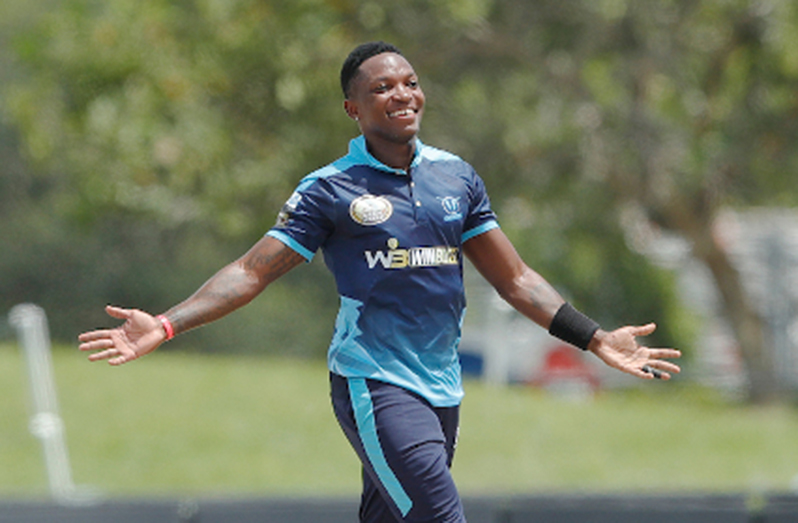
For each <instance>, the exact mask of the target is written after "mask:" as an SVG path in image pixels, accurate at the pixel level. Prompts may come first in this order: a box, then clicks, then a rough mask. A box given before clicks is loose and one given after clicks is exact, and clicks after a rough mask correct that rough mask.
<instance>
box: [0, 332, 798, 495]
mask: <svg viewBox="0 0 798 523" xmlns="http://www.w3.org/2000/svg"><path fill="white" fill-rule="evenodd" d="M54 366H55V368H56V381H57V388H58V392H59V401H60V404H61V413H62V416H63V418H64V421H65V423H66V431H67V432H66V436H67V443H68V446H69V450H70V459H71V463H72V470H73V476H74V480H75V482H76V483H78V484H80V485H90V486H93V487H96V488H98V489H100V490H101V491H102V492H104V493H106V494H107V495H110V496H175V495H196V494H213V495H242V496H245V495H297V496H304V495H332V496H336V495H347V496H354V495H356V493H357V492H358V490H359V482H360V475H359V474H360V473H359V465H358V463H357V460H356V458H355V456H354V453H353V452H352V451H351V450H350V448H349V446H348V443H347V442H346V440H345V439H344V437H343V435H342V434H341V433H340V430H339V429H338V426H337V424H336V422H335V419H334V416H333V414H332V411H331V408H330V406H329V392H328V386H327V371H326V369H325V367H324V364H323V362H307V361H299V360H289V359H274V358H269V359H258V358H254V357H241V356H230V357H226V356H208V355H195V354H189V353H170V352H169V351H168V350H163V349H162V350H161V351H159V352H158V353H157V354H154V355H151V356H149V357H147V358H144V359H142V360H140V361H138V362H135V363H133V364H129V365H126V366H123V367H119V368H110V367H108V366H107V365H105V364H98V363H95V364H90V363H88V362H87V361H86V360H85V355H82V354H79V353H78V352H77V351H76V350H74V349H71V350H66V349H59V350H56V351H55V353H54ZM0 394H2V395H1V396H0V412H2V418H0V497H9V496H16V495H40V494H44V493H46V490H47V481H46V475H45V469H44V464H43V459H42V455H41V450H40V446H39V443H38V441H37V440H36V439H35V438H33V436H31V435H30V434H29V433H28V431H27V417H28V413H27V410H28V409H27V406H28V391H27V382H26V375H25V367H24V360H23V359H22V357H21V356H20V354H19V351H18V350H17V348H16V347H15V346H13V345H4V346H0ZM796 434H798V415H796V411H795V410H793V409H792V408H791V407H789V406H786V405H779V406H770V407H760V408H756V407H744V406H739V405H735V404H733V403H729V402H727V401H725V400H724V399H723V398H722V397H720V396H719V395H717V394H715V393H713V392H712V391H707V390H702V389H697V388H694V387H688V386H684V385H679V384H675V383H671V384H666V383H651V384H648V385H647V386H646V387H645V388H644V389H642V390H631V391H625V392H613V393H605V394H602V395H600V396H598V397H596V398H595V399H593V400H589V401H581V402H579V401H571V400H566V399H562V398H556V397H552V396H550V395H547V394H545V393H543V392H540V391H538V390H535V389H531V388H525V387H511V388H509V389H498V388H492V387H486V386H484V385H482V384H481V383H477V382H469V383H467V395H466V400H465V402H464V406H463V409H462V419H461V434H460V444H459V447H458V452H457V457H456V459H455V466H454V469H453V470H454V474H455V477H456V478H457V482H458V484H459V486H460V489H461V491H462V492H463V493H464V494H488V493H492V494H499V493H501V494H506V493H540V492H546V493H549V492H574V491H585V492H600V493H601V492H619V491H623V492H646V493H651V492H658V493H659V492H683V491H686V490H689V491H695V490H699V491H704V492H706V491H712V492H730V491H735V492H739V491H752V490H756V491H758V490H786V489H788V488H789V486H790V481H791V479H792V478H793V477H794V476H795V475H796V474H798V437H796Z"/></svg>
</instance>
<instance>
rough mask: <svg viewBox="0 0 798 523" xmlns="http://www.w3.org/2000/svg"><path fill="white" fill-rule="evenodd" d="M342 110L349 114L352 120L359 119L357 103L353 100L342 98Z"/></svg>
mask: <svg viewBox="0 0 798 523" xmlns="http://www.w3.org/2000/svg"><path fill="white" fill-rule="evenodd" d="M344 111H346V114H347V115H348V116H349V118H351V119H353V120H354V121H356V122H357V121H358V120H359V119H360V109H359V108H358V106H357V103H355V102H353V101H352V100H348V99H347V100H344Z"/></svg>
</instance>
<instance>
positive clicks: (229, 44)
mask: <svg viewBox="0 0 798 523" xmlns="http://www.w3.org/2000/svg"><path fill="white" fill-rule="evenodd" d="M795 25H796V8H795V7H793V6H791V5H789V3H787V2H776V1H773V2H768V1H766V0H759V1H756V2H751V1H743V0H703V1H700V2H694V1H687V0H668V1H654V0H643V1H639V2H637V1H636V2H631V1H628V0H540V1H537V2H521V1H512V0H432V1H426V0H425V1H422V0H409V1H407V2H402V3H397V2H387V1H376V0H375V1H356V0H294V1H288V0H285V1H276V0H275V1H266V0H229V1H224V2H222V1H218V0H193V1H190V2H180V3H175V2H170V1H166V0H153V1H151V2H146V3H141V2H136V1H133V0H108V1H105V2H96V1H91V0H64V1H63V2H61V3H59V4H58V8H57V9H53V10H51V11H50V12H49V13H47V14H44V15H42V20H41V23H39V24H37V25H36V28H35V30H32V31H28V32H26V34H24V35H23V36H22V37H20V38H17V39H16V40H15V47H14V49H15V56H16V57H17V60H18V61H19V63H20V64H21V65H22V66H24V71H25V75H24V76H23V77H20V78H17V79H16V80H15V81H14V82H13V83H12V84H11V85H10V86H6V88H5V89H4V92H5V96H6V100H8V104H7V107H6V114H7V115H8V116H9V118H10V121H12V122H13V123H14V125H15V126H16V128H17V129H18V131H19V133H20V136H21V141H22V143H23V151H24V155H25V159H26V161H27V163H28V165H30V166H35V168H36V172H37V173H38V176H39V177H41V179H43V180H44V179H46V180H49V181H48V182H47V185H48V187H51V188H57V190H54V189H53V190H50V191H49V193H48V194H49V196H48V198H49V199H48V202H49V203H48V206H49V209H50V210H51V212H52V213H53V214H57V215H58V216H61V217H66V218H68V223H72V224H79V225H80V226H81V227H82V229H79V230H80V231H83V232H82V234H83V241H85V240H86V236H88V237H94V238H95V239H96V241H97V242H98V243H95V245H96V246H97V249H98V251H99V252H107V250H108V249H109V247H108V245H109V241H108V240H109V238H110V237H112V236H113V233H112V232H111V231H113V230H114V229H115V228H116V227H121V228H122V229H125V228H126V227H132V228H135V226H134V225H131V224H132V223H139V224H146V226H143V227H142V229H144V230H146V231H147V232H141V233H140V234H139V235H138V237H139V238H150V240H146V241H145V240H144V239H142V240H141V242H143V243H142V245H143V244H148V243H147V242H150V243H149V244H151V245H155V246H157V247H155V248H152V249H151V250H150V251H146V249H145V250H143V251H142V250H140V249H138V247H136V245H139V244H138V243H136V242H135V241H134V242H133V244H134V245H126V244H127V242H126V241H125V242H117V244H116V245H115V246H113V252H114V253H115V254H114V256H116V257H117V258H118V257H119V256H125V257H127V259H129V260H131V261H130V264H131V265H130V266H128V268H127V269H125V270H120V269H117V270H116V272H115V273H114V274H115V276H114V277H110V276H109V277H108V279H107V280H105V283H103V284H98V285H99V286H100V287H103V288H104V289H105V291H100V292H99V294H100V295H105V296H108V295H109V291H108V289H109V287H112V285H111V284H110V281H129V280H131V279H133V277H134V276H135V277H141V276H142V274H141V273H140V271H141V270H142V269H141V268H140V264H145V263H146V262H145V260H146V259H147V256H148V255H149V254H155V253H157V254H158V256H161V258H159V259H162V260H163V264H162V265H161V264H158V265H157V267H158V270H157V271H155V269H154V271H155V272H158V274H159V275H160V277H159V278H155V281H159V282H162V281H163V280H164V279H166V273H169V270H168V268H166V266H168V264H169V260H170V259H172V260H184V261H183V262H182V265H181V264H178V267H180V268H182V269H185V268H186V267H192V264H191V262H190V261H191V260H192V259H196V257H197V255H196V254H195V252H199V253H202V256H204V259H205V260H207V263H206V264H204V265H203V269H208V267H209V266H211V265H212V263H213V262H214V261H216V260H215V257H214V255H213V254H211V253H213V252H214V249H213V248H212V247H209V244H214V243H217V244H218V245H219V247H218V249H216V252H217V254H218V252H221V251H224V253H225V254H229V253H230V252H232V248H233V247H232V246H235V248H240V247H241V246H243V245H246V244H247V243H251V242H252V241H253V239H255V238H257V236H258V235H260V234H262V233H263V232H264V231H265V230H266V229H267V228H268V227H269V226H270V225H271V223H272V220H273V219H274V215H275V211H276V209H278V208H279V206H280V205H281V203H282V201H283V200H284V199H285V198H286V196H287V195H288V193H289V192H290V190H291V188H292V187H293V186H294V185H295V184H296V182H297V181H298V179H299V177H301V176H302V175H303V174H305V173H306V172H309V171H310V170H313V169H315V168H316V167H318V166H321V165H323V164H325V163H327V162H329V161H330V160H331V159H333V158H336V157H338V156H340V155H341V154H342V153H343V152H344V150H345V145H346V139H348V138H349V137H351V136H354V134H355V133H356V128H355V127H354V126H353V125H352V123H351V122H349V121H348V120H347V119H346V118H345V117H344V115H343V111H342V110H341V94H340V89H339V87H338V83H337V75H338V69H339V67H340V62H341V60H342V59H343V57H344V56H345V55H346V53H347V52H348V51H349V50H350V49H351V48H352V47H353V46H354V45H355V44H356V43H359V42H361V41H364V40H367V39H377V38H379V39H385V40H389V41H393V42H395V43H397V44H398V45H399V46H400V47H401V48H403V50H404V51H405V53H406V54H407V55H408V56H409V57H410V59H411V60H412V62H413V63H414V65H415V66H416V68H417V69H418V70H419V72H420V73H421V76H422V82H423V85H424V88H425V90H426V92H427V98H428V106H427V113H426V121H425V125H424V131H423V136H422V139H424V140H425V141H429V142H430V143H432V144H434V145H437V146H441V147H444V148H447V149H450V150H452V151H454V152H456V153H458V154H461V155H462V156H463V157H465V158H466V159H467V160H469V161H471V162H472V163H473V164H474V165H475V166H476V167H477V169H478V170H479V172H480V173H481V174H482V175H483V177H484V178H485V180H486V183H487V184H488V186H489V189H490V191H491V194H492V196H493V199H494V205H495V207H496V209H497V210H498V212H499V214H500V219H501V221H502V225H503V227H504V228H505V230H506V231H507V232H508V234H509V235H510V236H511V237H512V238H513V240H514V242H515V243H516V244H517V246H518V248H519V250H520V251H521V252H522V255H524V257H525V258H527V259H528V260H529V261H530V262H531V263H532V265H534V266H535V267H536V268H538V269H539V270H541V272H543V273H544V274H545V275H546V276H547V277H549V279H551V280H552V281H553V282H555V283H556V284H557V285H558V286H560V287H561V288H563V289H564V290H565V292H566V294H568V295H569V297H570V298H571V299H573V300H574V301H575V302H576V303H577V304H578V305H579V306H581V307H582V308H584V309H585V310H587V311H588V312H590V313H591V314H592V315H594V316H596V317H597V318H598V319H600V320H601V321H602V322H603V323H604V324H606V325H613V324H618V323H621V322H629V321H631V322H642V321H648V320H650V319H652V318H654V319H657V321H658V322H659V323H660V324H661V330H660V331H659V332H658V335H657V337H656V342H658V343H662V344H668V345H671V344H676V345H682V344H684V343H685V342H686V341H687V340H688V339H689V326H690V320H689V319H688V318H686V317H685V314H684V309H683V308H681V307H680V305H679V303H678V300H677V299H676V296H675V294H674V291H673V284H672V276H671V275H669V274H668V273H666V272H664V271H662V270H660V269H658V268H656V267H654V266H652V264H650V263H649V262H648V261H647V260H646V259H645V257H643V256H642V255H640V254H639V253H637V252H635V251H634V250H632V249H630V248H629V246H628V242H627V240H626V237H625V234H624V230H623V227H622V226H621V222H622V220H621V219H620V217H621V215H622V214H623V213H627V214H628V210H629V209H633V210H635V212H637V214H638V215H641V216H645V217H646V219H647V220H650V221H651V222H652V223H654V224H656V225H658V226H660V227H665V228H669V229H673V230H676V231H678V232H680V233H681V234H683V235H684V236H685V237H687V238H688V239H690V240H691V241H692V242H693V245H694V252H695V255H696V256H697V257H698V258H700V259H702V260H703V261H705V262H706V263H707V264H708V266H709V267H710V268H711V269H712V270H713V273H714V274H715V276H716V280H717V283H718V288H719V289H720V290H721V294H722V296H723V297H724V300H725V303H726V307H727V313H728V314H729V317H730V319H732V321H731V322H730V323H731V324H732V325H734V326H735V327H736V328H737V329H738V332H737V334H738V339H739V340H740V345H741V347H742V348H743V353H744V355H745V360H746V364H747V365H748V368H749V370H750V372H751V377H752V380H751V397H752V398H761V397H766V396H767V395H768V394H769V393H770V391H769V387H768V386H769V384H770V383H772V381H770V380H769V378H768V377H769V372H770V371H771V367H770V364H769V363H768V358H767V352H766V351H765V350H764V348H763V346H762V343H761V335H760V329H761V328H760V326H759V319H758V318H757V317H756V314H755V313H754V312H753V309H752V307H751V306H750V305H749V304H748V303H747V300H746V298H745V295H744V294H743V293H742V286H741V284H740V282H739V275H738V274H737V273H736V271H735V270H734V268H733V266H732V265H731V263H730V262H729V260H728V257H727V254H726V253H725V251H724V250H723V249H722V247H721V246H720V245H718V244H717V240H716V238H715V236H713V234H712V224H713V220H714V216H715V214H716V213H717V211H718V209H720V208H721V207H722V206H729V205H731V206H742V205H752V204H769V203H778V204H790V205H791V204H793V203H794V199H795V191H794V190H793V189H792V188H791V187H790V186H789V180H788V179H787V178H786V177H784V176H783V174H782V173H783V172H789V169H790V167H792V164H793V163H794V162H795V153H794V152H793V151H794V150H795V148H794V147H791V145H792V144H793V143H794V137H795V124H794V118H792V113H793V111H795V104H796V100H795V96H794V92H795V89H794V87H795V86H794V80H795V76H796V74H797V73H796V67H795V65H794V64H795V63H797V61H796V60H795V56H794V55H795V54H796V52H798V51H796V48H797V46H796V42H793V41H792V40H793V39H795V37H794V36H793V35H794V34H798V33H796V31H795V29H796V27H795ZM103 230H104V231H106V232H105V233H104V234H99V233H98V231H103ZM92 235H94V236H92ZM133 237H136V235H135V234H134V235H133ZM100 238H102V240H100ZM100 241H102V243H103V244H104V245H106V246H105V247H101V245H100V243H99V242H100ZM125 248H127V251H126V250H125ZM135 252H137V253H139V256H138V257H137V255H135V254H134V253H135ZM148 252H149V254H147V253H148ZM106 256H110V254H106ZM156 257H157V256H156ZM220 257H223V256H220ZM101 259H102V257H101ZM133 260H135V261H133ZM108 265H109V264H108V263H97V270H98V271H100V272H102V271H106V272H107V267H108ZM312 265H313V266H316V265H318V264H312ZM88 266H89V264H88V262H87V267H88ZM111 266H113V264H111ZM322 272H323V271H321V270H320V268H318V269H317V268H314V269H312V270H310V271H302V274H303V276H302V277H294V278H293V280H289V283H290V286H288V287H285V288H284V289H283V290H280V289H278V290H277V291H276V292H277V294H278V295H279V296H280V299H279V300H277V302H278V304H279V305H278V306H282V307H285V304H291V303H294V301H292V297H291V294H293V291H292V290H290V289H296V288H297V287H295V286H299V287H302V286H303V285H304V287H303V288H304V291H302V292H301V293H300V294H302V295H303V296H305V297H306V300H305V301H307V296H311V297H313V298H319V297H321V296H323V295H326V294H334V293H328V292H325V289H324V286H325V285H329V280H328V279H327V280H323V279H322V276H321V274H322ZM170 274H173V273H170ZM185 276H186V277H188V275H185ZM289 276H292V275H289ZM193 277H194V278H196V273H193ZM114 278H117V280H114ZM325 282H326V283H325ZM196 284H197V282H196V281H192V282H191V283H190V284H185V287H186V288H190V287H193V286H196ZM167 287H168V286H167ZM319 287H321V289H319ZM168 290H169V291H171V292H174V291H175V289H173V288H172V289H168ZM126 292H130V291H129V290H128V291H126ZM150 292H151V293H155V295H157V296H158V298H157V299H156V298H154V297H152V296H151V297H150V298H146V299H145V298H143V297H142V298H141V299H142V300H144V301H156V302H158V304H159V305H160V304H161V302H162V301H165V300H166V295H165V292H166V291H165V290H163V286H162V285H157V286H156V285H153V287H152V289H151V291H150ZM145 294H146V293H145ZM170 298H171V299H174V294H171V295H170ZM310 301H312V302H319V303H322V304H325V306H329V307H330V309H332V308H334V303H330V301H329V300H327V301H326V302H325V301H324V299H311V300H310ZM166 304H168V303H164V305H166ZM302 306H306V305H302ZM264 307H265V306H264ZM275 307H277V306H275ZM291 307H293V305H289V308H291ZM256 310H257V311H258V313H252V314H253V315H260V314H261V313H262V312H263V311H264V310H265V309H258V308H257V307H256ZM269 313H270V314H272V313H275V310H274V309H269ZM284 317H285V318H287V317H288V316H284ZM247 320H248V321H249V320H252V317H250V316H247ZM291 323H292V322H291V321H290V320H287V321H286V322H282V326H283V328H286V329H288V328H290V326H291ZM295 330H296V329H295ZM316 334H319V333H318V332H317V333H316ZM287 336H288V334H286V337H287ZM319 336H321V335H320V334H319ZM278 339H279V340H285V339H287V338H285V337H282V336H278ZM314 339H315V338H314ZM307 341H309V339H308V338H303V339H302V342H307ZM281 342H282V341H281ZM281 342H280V343H281ZM278 344H279V343H278Z"/></svg>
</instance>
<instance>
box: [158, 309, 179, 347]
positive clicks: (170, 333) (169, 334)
mask: <svg viewBox="0 0 798 523" xmlns="http://www.w3.org/2000/svg"><path fill="white" fill-rule="evenodd" d="M156 318H157V319H159V320H161V325H163V330H164V331H165V332H166V341H169V340H171V339H172V338H174V337H175V328H174V327H172V322H170V321H169V318H167V317H166V316H164V315H163V314H159V315H158V316H156Z"/></svg>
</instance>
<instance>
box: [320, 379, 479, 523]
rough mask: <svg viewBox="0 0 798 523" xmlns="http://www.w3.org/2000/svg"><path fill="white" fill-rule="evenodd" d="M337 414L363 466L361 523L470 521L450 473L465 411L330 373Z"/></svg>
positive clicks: (448, 522)
mask: <svg viewBox="0 0 798 523" xmlns="http://www.w3.org/2000/svg"><path fill="white" fill-rule="evenodd" d="M330 389H331V396H332V403H333V409H334V411H335V415H336V417H337V418H338V423H339V424H340V425H341V428H342V429H343V431H344V433H345V434H346V437H347V438H348V439H349V442H350V443H351V444H352V447H353V448H354V449H355V452H357V455H358V457H360V461H361V463H362V464H363V494H362V497H361V503H360V521H361V522H362V523H397V522H414V523H420V522H428V523H433V522H434V523H464V522H465V516H464V515H463V505H462V502H461V501H460V496H459V494H458V493H457V488H456V487H455V485H454V480H453V479H452V476H451V473H450V471H449V468H450V467H451V465H452V459H453V457H454V449H455V446H456V444H457V431H458V423H459V416H460V408H459V406H458V407H445V408H440V407H433V406H432V405H431V404H430V403H429V402H428V401H426V400H425V399H424V398H422V397H421V396H419V395H417V394H414V393H412V392H410V391H408V390H405V389H403V388H401V387H397V386H395V385H391V384H388V383H383V382H379V381H375V380H369V379H363V378H343V377H341V376H338V375H336V374H332V373H331V374H330Z"/></svg>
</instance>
